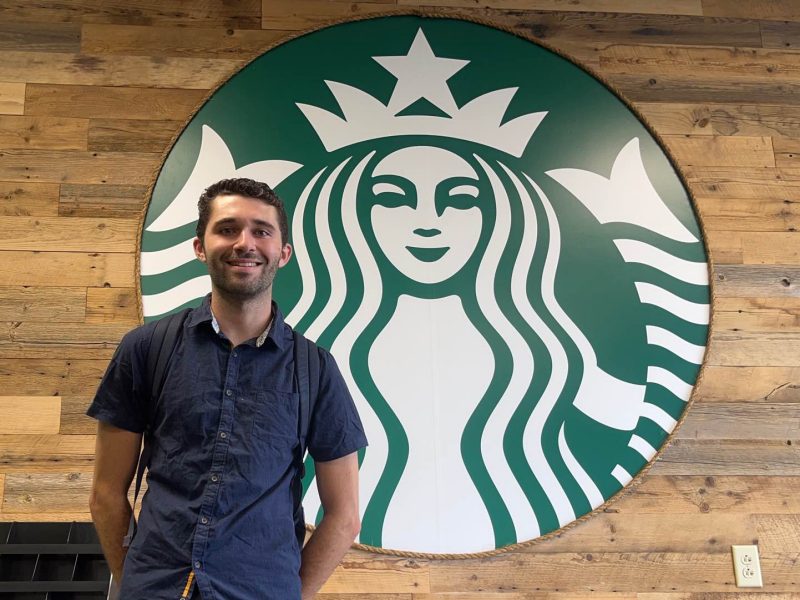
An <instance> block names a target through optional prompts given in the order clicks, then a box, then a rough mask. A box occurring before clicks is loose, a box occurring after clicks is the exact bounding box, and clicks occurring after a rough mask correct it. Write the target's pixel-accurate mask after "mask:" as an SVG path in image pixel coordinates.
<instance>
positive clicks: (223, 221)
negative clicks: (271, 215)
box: [214, 217, 275, 230]
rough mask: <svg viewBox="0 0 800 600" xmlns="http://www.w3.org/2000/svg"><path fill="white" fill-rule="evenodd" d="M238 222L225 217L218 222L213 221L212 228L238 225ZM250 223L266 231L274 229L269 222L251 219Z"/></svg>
mask: <svg viewBox="0 0 800 600" xmlns="http://www.w3.org/2000/svg"><path fill="white" fill-rule="evenodd" d="M239 222H240V220H239V219H236V218H234V217H226V218H224V219H220V220H219V221H214V227H218V226H220V225H230V224H231V223H237V224H238V223H239ZM252 223H253V224H254V225H258V226H259V227H264V228H266V229H272V230H274V229H275V225H273V224H272V223H270V222H269V221H264V220H262V219H253V221H252Z"/></svg>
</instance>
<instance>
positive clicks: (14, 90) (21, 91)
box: [0, 81, 25, 115]
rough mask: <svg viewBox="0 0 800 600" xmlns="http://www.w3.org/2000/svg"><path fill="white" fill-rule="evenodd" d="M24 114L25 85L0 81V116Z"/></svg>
mask: <svg viewBox="0 0 800 600" xmlns="http://www.w3.org/2000/svg"><path fill="white" fill-rule="evenodd" d="M23 112H25V84H24V83H15V82H5V81H0V115H21V114H22V113H23Z"/></svg>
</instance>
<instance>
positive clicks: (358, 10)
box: [261, 0, 474, 31]
mask: <svg viewBox="0 0 800 600" xmlns="http://www.w3.org/2000/svg"><path fill="white" fill-rule="evenodd" d="M473 6H474V4H473ZM398 8H399V9H400V10H403V9H402V8H400V7H397V6H395V5H393V4H386V3H381V2H352V3H351V2H329V1H328V0H262V3H261V29H268V30H269V29H273V30H279V31H297V30H302V29H309V28H312V27H317V26H320V25H325V24H328V23H330V22H332V21H335V20H339V19H344V18H347V17H357V16H361V15H368V14H372V13H386V12H391V11H393V10H397V9H398Z"/></svg>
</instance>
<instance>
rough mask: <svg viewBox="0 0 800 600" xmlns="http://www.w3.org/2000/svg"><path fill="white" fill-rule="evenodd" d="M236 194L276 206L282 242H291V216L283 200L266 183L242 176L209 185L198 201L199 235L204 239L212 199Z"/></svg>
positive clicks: (197, 231) (197, 230)
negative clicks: (287, 213) (288, 215)
mask: <svg viewBox="0 0 800 600" xmlns="http://www.w3.org/2000/svg"><path fill="white" fill-rule="evenodd" d="M229 194H236V195H239V196H244V197H245V198H254V199H256V200H261V201H262V202H264V203H265V204H269V205H270V206H274V207H275V209H276V210H277V211H278V227H279V228H280V230H281V243H282V244H286V243H288V242H289V218H288V217H287V216H286V209H285V208H284V206H283V201H282V200H281V199H280V198H278V195H277V194H276V193H275V192H273V191H272V188H271V187H269V186H268V185H267V184H266V183H262V182H260V181H255V180H253V179H247V178H244V177H240V178H238V179H223V180H221V181H218V182H217V183H214V184H212V185H210V186H208V187H207V188H206V189H205V191H204V192H203V193H202V194H201V195H200V200H198V201H197V229H196V230H195V231H196V233H197V237H198V238H200V241H202V240H203V235H205V233H206V227H207V226H208V219H209V217H210V216H211V201H212V200H213V199H214V198H216V197H217V196H222V195H229Z"/></svg>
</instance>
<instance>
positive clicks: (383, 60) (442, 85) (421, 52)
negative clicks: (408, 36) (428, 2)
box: [372, 29, 469, 115]
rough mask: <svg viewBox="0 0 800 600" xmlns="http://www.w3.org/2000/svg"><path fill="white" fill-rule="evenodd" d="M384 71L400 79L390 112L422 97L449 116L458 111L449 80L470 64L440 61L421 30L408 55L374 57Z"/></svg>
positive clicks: (396, 110) (463, 61)
mask: <svg viewBox="0 0 800 600" xmlns="http://www.w3.org/2000/svg"><path fill="white" fill-rule="evenodd" d="M372 58H373V60H375V61H376V62H378V64H380V65H381V66H382V67H383V68H384V69H386V70H387V71H389V72H390V73H391V74H392V75H394V76H395V77H397V85H396V86H395V88H394V92H393V93H392V98H391V100H389V110H391V111H392V112H393V114H395V115H396V114H397V113H399V112H400V111H402V110H403V109H404V108H407V107H409V106H411V105H412V104H413V103H414V102H416V101H417V100H419V99H420V98H425V99H426V100H428V101H430V102H431V104H433V105H434V106H436V107H437V108H439V109H441V110H443V111H444V112H446V113H447V114H448V115H453V114H454V113H455V112H457V111H458V107H457V106H456V102H455V100H454V99H453V94H452V93H451V92H450V88H449V87H448V86H447V80H448V79H450V78H451V77H452V76H453V75H455V74H456V73H458V72H459V71H460V70H461V69H463V68H464V67H465V66H467V65H468V64H469V61H468V60H459V59H456V58H441V57H438V56H436V55H435V54H434V53H433V49H432V48H431V46H430V44H429V43H428V40H427V38H426V37H425V34H424V33H423V32H422V29H419V31H417V35H416V37H415V38H414V42H413V43H412V44H411V48H409V50H408V54H406V55H405V56H373V57H372Z"/></svg>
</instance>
